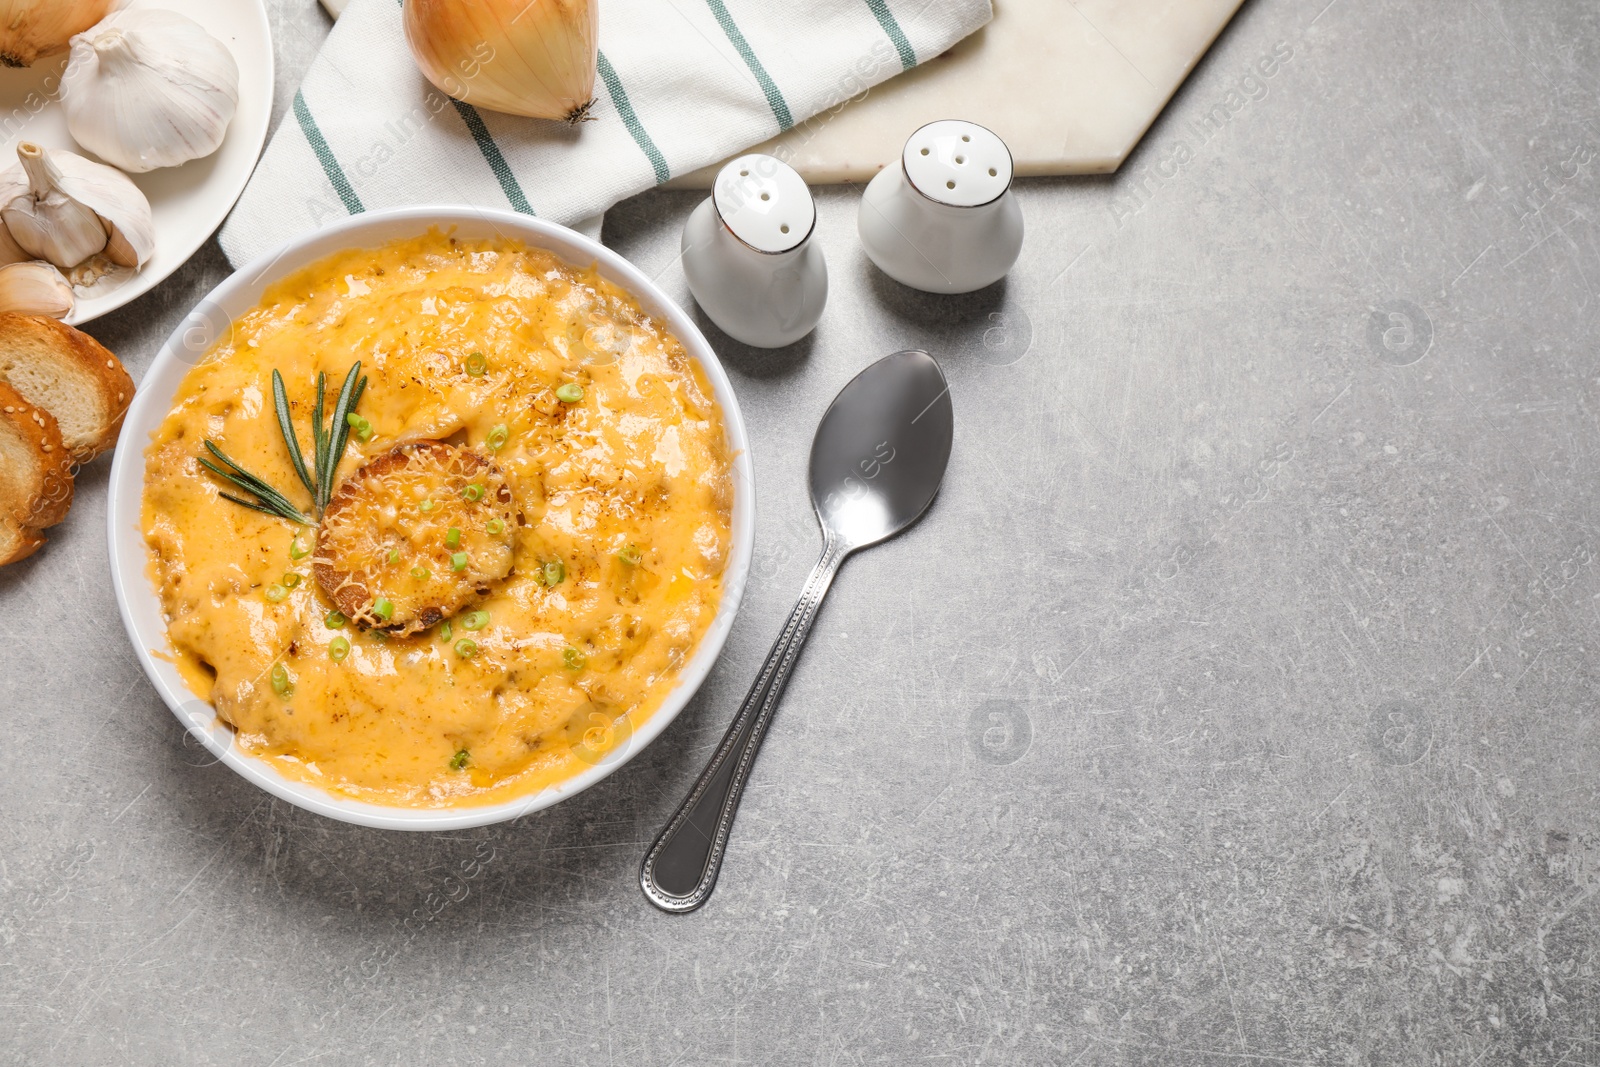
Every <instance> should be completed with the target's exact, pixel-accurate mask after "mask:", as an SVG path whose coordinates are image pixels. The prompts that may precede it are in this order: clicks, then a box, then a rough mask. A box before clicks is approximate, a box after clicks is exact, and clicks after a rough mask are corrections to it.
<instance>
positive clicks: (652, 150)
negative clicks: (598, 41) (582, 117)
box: [596, 52, 672, 185]
mask: <svg viewBox="0 0 1600 1067" xmlns="http://www.w3.org/2000/svg"><path fill="white" fill-rule="evenodd" d="M596 69H598V70H599V72H600V80H601V81H603V82H605V83H606V92H608V93H610V94H611V103H612V105H613V106H614V107H615V108H616V109H617V114H618V115H619V116H620V117H621V119H622V124H623V125H624V126H626V127H627V128H628V133H629V134H630V135H631V136H632V137H633V141H634V143H635V144H637V145H638V146H639V151H641V152H643V153H644V154H645V158H646V159H648V160H649V161H650V166H651V167H652V168H654V170H655V172H656V184H657V185H660V184H661V183H662V182H664V181H666V180H667V179H668V178H670V177H672V172H671V171H670V170H668V169H667V160H666V158H665V157H664V156H662V154H661V150H660V149H659V148H657V147H656V143H655V142H654V141H652V140H651V139H650V135H649V134H648V133H646V132H645V129H644V124H643V123H641V122H640V121H639V116H638V115H636V114H634V112H633V104H632V103H630V102H629V101H628V91H627V90H626V89H624V88H623V87H622V80H621V79H620V78H618V77H617V72H616V70H614V69H613V68H612V66H611V61H610V60H609V59H607V58H606V54H605V53H604V52H601V53H599V60H598V62H597V63H596Z"/></svg>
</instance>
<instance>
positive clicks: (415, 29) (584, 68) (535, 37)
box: [405, 0, 600, 123]
mask: <svg viewBox="0 0 1600 1067" xmlns="http://www.w3.org/2000/svg"><path fill="white" fill-rule="evenodd" d="M599 18H600V15H599V7H598V6H597V0H405V27H406V41H407V42H408V43H409V44H410V45H411V54H412V55H413V56H415V57H416V60H417V66H419V67H421V68H422V73H423V76H424V77H426V78H427V79H428V80H429V81H430V82H432V83H433V84H434V85H435V86H437V87H438V88H439V89H440V91H442V92H444V93H446V94H447V95H449V96H453V97H455V98H456V99H457V100H465V101H466V102H467V103H469V104H473V105H475V106H477V107H486V108H488V109H489V110H491V111H505V112H509V113H510V114H512V115H528V116H530V117H532V118H536V119H564V120H565V121H566V122H568V123H576V122H579V121H581V120H582V119H583V118H584V117H585V116H586V115H587V114H588V111H589V108H590V106H591V105H593V103H594V72H595V56H596V49H597V48H598V47H599V29H600V25H599Z"/></svg>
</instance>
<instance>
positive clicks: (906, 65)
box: [867, 0, 917, 70]
mask: <svg viewBox="0 0 1600 1067" xmlns="http://www.w3.org/2000/svg"><path fill="white" fill-rule="evenodd" d="M867 6H868V7H870V8H871V9H872V14H873V15H874V16H875V17H876V18H877V20H878V25H880V26H882V27H883V32H884V33H887V34H888V35H889V40H891V41H893V42H894V47H895V51H897V52H899V53H900V68H901V69H902V70H910V69H911V68H912V67H914V66H916V65H917V51H916V49H914V48H912V47H911V42H910V41H908V40H906V34H905V31H904V30H902V29H901V28H900V23H898V22H896V21H895V18H894V12H892V11H890V10H889V4H888V0H867Z"/></svg>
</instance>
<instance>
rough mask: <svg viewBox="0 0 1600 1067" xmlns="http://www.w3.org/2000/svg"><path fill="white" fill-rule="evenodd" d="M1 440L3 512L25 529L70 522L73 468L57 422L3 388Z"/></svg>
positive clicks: (0, 396) (0, 390)
mask: <svg viewBox="0 0 1600 1067" xmlns="http://www.w3.org/2000/svg"><path fill="white" fill-rule="evenodd" d="M0 435H3V437H0V457H3V458H4V460H5V463H4V464H3V466H0V509H3V510H4V511H5V513H6V516H7V517H8V518H9V519H10V520H11V521H12V523H14V524H15V525H16V526H17V527H20V528H23V529H29V528H32V529H35V530H37V529H39V528H42V527H46V526H54V525H55V524H56V523H58V522H60V521H61V520H62V519H64V518H66V517H67V510H68V509H69V508H71V507H72V489H73V481H72V473H73V464H72V457H71V455H70V454H69V453H68V451H67V447H66V444H65V443H64V442H63V441H62V439H61V430H60V428H59V427H58V426H57V425H56V420H55V419H54V418H53V417H52V416H51V415H50V413H49V412H48V411H45V410H44V409H43V408H40V407H37V406H35V405H33V404H30V403H28V401H27V400H26V399H24V398H23V397H22V395H21V394H19V393H18V392H17V391H16V390H14V389H12V388H11V387H10V386H8V385H6V384H5V383H4V382H0ZM34 547H37V545H35V546H34Z"/></svg>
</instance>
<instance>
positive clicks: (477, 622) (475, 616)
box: [461, 611, 489, 630]
mask: <svg viewBox="0 0 1600 1067" xmlns="http://www.w3.org/2000/svg"><path fill="white" fill-rule="evenodd" d="M488 625H489V613H488V612H487V611H474V612H472V613H471V614H470V615H468V616H467V617H466V618H464V619H462V620H461V628H462V629H463V630H481V629H483V628H484V627H485V626H488Z"/></svg>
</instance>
